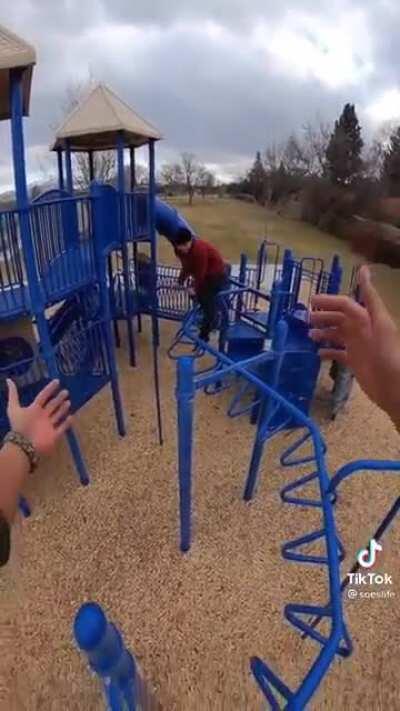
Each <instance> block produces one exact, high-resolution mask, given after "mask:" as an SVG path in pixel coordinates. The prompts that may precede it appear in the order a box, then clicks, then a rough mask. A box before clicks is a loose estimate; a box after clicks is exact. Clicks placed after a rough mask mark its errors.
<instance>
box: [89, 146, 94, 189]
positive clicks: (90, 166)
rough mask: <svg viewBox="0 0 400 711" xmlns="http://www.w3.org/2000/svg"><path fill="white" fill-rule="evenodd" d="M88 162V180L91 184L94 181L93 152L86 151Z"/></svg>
mask: <svg viewBox="0 0 400 711" xmlns="http://www.w3.org/2000/svg"><path fill="white" fill-rule="evenodd" d="M88 160H89V179H90V182H91V183H92V182H93V180H94V179H95V174H94V156H93V151H88Z"/></svg>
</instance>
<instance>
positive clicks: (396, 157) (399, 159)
mask: <svg viewBox="0 0 400 711" xmlns="http://www.w3.org/2000/svg"><path fill="white" fill-rule="evenodd" d="M382 180H383V182H384V183H385V186H386V188H387V191H388V194H389V195H390V196H391V197H400V126H399V127H398V128H397V129H396V130H395V131H394V133H392V135H391V137H390V140H389V144H388V146H387V148H386V150H385V152H384V157H383V166H382Z"/></svg>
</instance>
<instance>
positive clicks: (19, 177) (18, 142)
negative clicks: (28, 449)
mask: <svg viewBox="0 0 400 711" xmlns="http://www.w3.org/2000/svg"><path fill="white" fill-rule="evenodd" d="M22 82H23V71H21V70H12V71H11V72H10V105H11V141H12V152H13V165H14V177H15V192H16V197H17V205H18V208H19V209H20V210H21V212H20V228H21V242H22V249H23V252H24V257H25V266H26V272H27V279H28V287H29V294H30V297H31V309H32V314H33V315H34V317H35V320H36V324H37V328H38V332H39V338H40V344H41V348H42V352H43V357H44V359H45V361H46V363H47V367H48V370H49V375H50V377H51V378H58V369H57V363H56V359H55V356H54V351H53V347H52V343H51V340H50V335H49V329H48V324H47V321H46V316H45V312H44V311H45V303H44V298H43V294H42V292H41V289H40V283H39V276H38V273H37V269H36V261H35V254H34V248H33V240H32V234H31V227H30V222H29V214H28V209H29V200H28V189H27V183H26V170H25V146H24V131H23V124H22V116H23V108H22V107H23V100H22V97H23V86H22ZM66 437H67V440H68V444H69V446H70V450H71V453H72V457H73V459H74V462H75V465H76V468H77V470H78V474H79V479H80V481H81V483H82V484H83V485H86V484H88V483H89V476H88V472H87V469H86V465H85V462H84V460H83V457H82V453H81V450H80V447H79V442H78V439H77V437H76V435H75V433H74V431H73V429H72V428H71V429H69V430H68V432H67V434H66Z"/></svg>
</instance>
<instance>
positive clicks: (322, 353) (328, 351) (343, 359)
mask: <svg viewBox="0 0 400 711" xmlns="http://www.w3.org/2000/svg"><path fill="white" fill-rule="evenodd" d="M318 355H319V357H320V358H321V359H322V360H335V361H336V362H337V363H340V364H341V365H348V356H347V352H346V351H342V350H336V348H321V349H320V350H319V351H318Z"/></svg>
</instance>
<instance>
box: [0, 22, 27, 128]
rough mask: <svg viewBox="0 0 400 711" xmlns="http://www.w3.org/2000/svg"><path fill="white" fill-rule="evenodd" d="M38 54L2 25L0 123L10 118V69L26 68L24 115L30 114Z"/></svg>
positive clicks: (0, 47) (0, 43) (0, 28)
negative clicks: (34, 68)
mask: <svg viewBox="0 0 400 711" xmlns="http://www.w3.org/2000/svg"><path fill="white" fill-rule="evenodd" d="M34 64H36V52H35V50H34V48H33V47H32V46H31V45H30V44H28V43H27V42H25V40H23V39H21V38H20V37H17V35H14V34H13V32H10V30H7V29H6V28H5V27H3V26H2V25H0V121H3V120H4V119H9V118H10V113H11V112H10V69H17V68H19V67H21V68H24V67H26V69H25V71H24V75H23V92H24V96H23V98H24V104H23V108H24V114H25V116H27V115H28V113H29V101H30V95H31V82H32V71H33V65H34Z"/></svg>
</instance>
